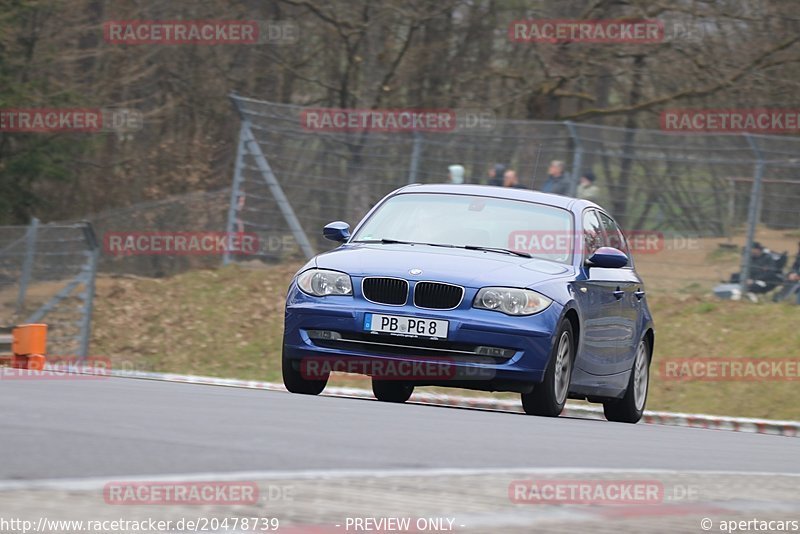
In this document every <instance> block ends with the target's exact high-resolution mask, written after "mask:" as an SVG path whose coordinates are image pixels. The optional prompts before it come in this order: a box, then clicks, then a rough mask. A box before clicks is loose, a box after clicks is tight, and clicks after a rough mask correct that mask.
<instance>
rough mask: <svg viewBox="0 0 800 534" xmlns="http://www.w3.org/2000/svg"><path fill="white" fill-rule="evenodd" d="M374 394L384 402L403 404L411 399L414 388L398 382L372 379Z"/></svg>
mask: <svg viewBox="0 0 800 534" xmlns="http://www.w3.org/2000/svg"><path fill="white" fill-rule="evenodd" d="M372 393H373V394H374V395H375V398H376V399H378V400H379V401H383V402H397V403H403V402H406V401H407V400H408V399H410V398H411V394H412V393H414V386H412V385H410V384H406V383H405V382H399V381H396V380H377V379H375V378H373V379H372Z"/></svg>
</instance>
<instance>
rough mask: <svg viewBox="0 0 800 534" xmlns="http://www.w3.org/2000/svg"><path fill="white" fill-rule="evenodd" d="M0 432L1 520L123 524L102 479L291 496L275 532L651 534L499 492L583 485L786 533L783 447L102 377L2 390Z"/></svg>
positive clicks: (753, 440)
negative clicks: (665, 496)
mask: <svg viewBox="0 0 800 534" xmlns="http://www.w3.org/2000/svg"><path fill="white" fill-rule="evenodd" d="M0 422H2V427H1V430H0V455H1V456H0V458H3V459H4V460H3V461H0V511H2V510H7V509H8V507H9V506H13V507H14V509H18V510H21V512H20V513H27V514H28V515H29V516H30V517H35V516H36V515H41V514H42V513H43V512H42V510H43V509H45V510H49V512H48V513H50V515H52V516H56V515H58V514H77V516H76V517H87V516H92V514H94V515H102V514H108V513H111V512H114V513H116V514H117V515H119V514H120V513H132V509H131V508H130V507H123V508H125V509H124V510H121V511H120V509H119V508H120V507H116V506H107V505H105V504H104V503H103V501H102V498H101V499H99V501H98V499H97V497H96V495H97V492H98V491H100V492H101V493H102V491H101V490H102V487H103V481H107V480H126V479H129V478H132V477H136V479H139V480H141V479H144V480H147V479H148V477H151V478H154V477H160V479H164V478H165V477H166V478H168V479H172V480H179V479H181V477H184V478H185V479H189V478H190V477H194V478H197V477H200V478H201V479H204V480H211V479H214V478H220V479H239V480H242V479H247V480H254V481H258V483H259V484H267V485H269V484H270V480H272V479H274V480H272V483H275V480H281V481H282V482H281V484H284V485H286V484H291V485H292V487H293V488H294V489H293V493H294V495H295V497H294V498H293V499H291V500H290V501H285V502H284V501H282V502H278V503H271V504H272V506H271V509H270V510H271V512H273V513H275V514H276V515H278V516H280V517H281V521H284V523H283V525H286V526H285V527H283V528H282V529H281V530H282V531H286V532H312V531H313V532H346V530H345V528H344V527H343V526H341V525H342V524H343V523H341V521H342V519H341V518H343V517H345V516H347V515H348V514H349V515H358V514H362V515H367V516H370V517H373V516H381V515H392V514H394V515H397V514H398V513H400V512H401V511H402V513H403V514H405V515H409V514H413V515H414V516H415V517H416V516H421V515H423V514H424V515H426V516H435V515H447V514H450V515H454V516H457V522H456V523H457V525H458V526H459V527H460V528H457V529H456V530H464V531H469V532H479V531H486V532H500V531H503V532H517V531H519V532H529V531H531V530H530V526H531V525H532V524H536V525H537V527H536V531H537V532H544V531H551V530H552V531H561V530H559V529H561V528H565V529H566V530H564V531H570V528H572V526H574V525H573V524H572V523H573V522H574V521H583V522H584V523H582V526H581V529H580V530H583V528H584V527H585V528H589V526H590V525H591V528H592V529H593V530H594V531H602V530H603V529H602V527H603V526H604V525H607V524H609V521H610V520H612V519H613V521H616V522H613V521H612V523H613V529H611V530H609V531H614V532H618V531H625V530H630V531H641V529H643V528H647V529H648V531H658V529H655V530H654V528H653V526H652V525H651V524H644V525H643V524H641V523H640V521H641V520H642V517H641V514H633V515H631V514H622V515H621V516H620V517H615V518H611V519H609V516H608V513H607V512H606V511H603V513H602V514H601V515H597V514H596V513H595V512H596V511H597V508H596V507H589V508H587V507H586V506H583V507H582V508H581V505H573V507H572V508H570V507H566V508H565V507H564V505H561V506H541V505H540V506H539V507H538V508H535V509H533V508H531V507H530V506H524V505H523V506H522V507H521V508H520V506H519V505H514V504H512V503H510V502H509V496H508V488H509V483H510V481H512V480H514V479H526V478H527V479H530V478H532V477H533V476H561V477H562V478H563V477H565V476H570V477H574V476H582V477H583V478H586V477H587V476H591V477H592V478H611V479H621V478H637V477H638V478H641V477H645V478H648V477H649V479H653V478H657V479H658V480H659V481H661V482H660V483H662V484H664V485H666V486H667V487H673V486H676V485H683V486H685V487H689V486H691V487H693V488H694V489H693V492H694V494H695V497H696V499H695V500H693V501H692V502H691V503H688V504H689V505H690V506H688V507H687V506H686V504H687V503H681V504H682V506H679V507H675V506H674V504H675V503H669V502H665V503H663V506H662V507H661V508H664V507H666V509H667V510H668V512H666V515H667V516H668V517H669V518H670V521H672V522H671V523H670V522H669V521H668V522H667V523H664V524H665V525H667V524H668V525H670V528H669V529H667V530H665V531H675V532H681V531H684V530H683V529H684V527H689V528H691V530H692V531H698V528H697V526H696V525H697V523H696V521H697V518H698V517H701V516H708V517H712V518H713V515H711V514H712V513H716V514H718V515H719V514H728V515H731V514H740V513H743V511H746V510H750V509H752V510H753V513H757V512H759V511H760V513H761V515H762V516H763V515H765V513H769V514H772V515H775V514H776V512H775V510H776V508H775V506H778V508H777V509H779V510H782V511H789V512H791V513H790V515H793V517H794V518H795V519H800V513H798V511H800V490H799V489H798V487H800V478H797V477H796V475H798V474H800V462H798V452H800V440H798V439H797V438H789V437H780V436H769V435H759V434H747V433H736V432H726V431H716V430H702V429H691V428H680V427H668V426H659V425H646V424H639V425H625V424H615V423H608V422H605V421H594V420H580V419H569V418H558V419H548V418H537V417H528V416H524V415H520V414H512V413H501V412H491V411H482V410H473V409H458V408H445V407H436V406H425V405H415V404H406V405H392V404H386V403H380V402H377V401H369V400H358V399H347V398H336V397H324V396H321V397H307V396H301V395H291V394H288V393H282V392H270V391H263V390H252V389H240V388H231V387H218V386H205V385H193V384H180V383H169V382H161V381H152V380H137V379H125V378H109V377H92V378H89V377H80V378H63V377H62V378H60V379H48V380H40V379H15V380H3V381H0ZM12 459H13V460H12ZM648 473H650V474H648ZM748 473H751V474H748ZM769 473H774V474H769ZM791 474H794V475H795V476H789V475H791ZM57 479H61V481H59V480H57ZM81 480H88V482H87V483H86V484H81ZM670 485H671V486H670ZM443 487H444V488H445V489H444V490H443V489H442V488H443ZM676 487H677V486H676ZM426 488H430V491H427V490H426ZM433 488H436V489H433ZM443 491H444V493H442V492H443ZM263 493H264V494H268V493H269V492H268V491H267V490H264V491H263ZM342 499H345V500H344V501H343V500H342ZM398 499H399V500H398ZM43 503H47V504H46V505H43ZM343 503H346V505H345V504H343ZM398 503H400V504H398ZM492 503H493V504H492ZM726 503H727V504H726ZM731 503H735V505H732V504H731ZM776 503H777V504H776ZM43 506H44V508H43ZM576 506H577V508H575V507H576ZM765 506H767V508H764V507H765ZM162 508H164V507H162ZM109 509H113V510H110V511H109ZM615 510H617V511H619V510H620V508H615ZM639 510H641V508H640V509H639ZM764 510H766V512H765V511H764ZM191 511H192V513H194V514H195V515H197V513H199V512H200V510H199V509H198V508H197V507H195V508H193V509H191ZM279 512H280V513H279ZM589 512H592V513H589ZM677 512H679V513H677ZM147 513H150V514H151V515H152V514H153V510H152V508H151V509H149V511H147ZM158 513H160V514H162V515H163V514H165V513H168V514H172V515H173V516H174V515H175V514H177V515H181V514H184V515H185V510H183V509H181V508H180V507H176V506H173V507H170V508H169V509H168V511H167V510H158ZM204 513H207V514H212V515H213V514H225V513H229V510H227V511H226V510H221V511H220V510H219V509H216V508H215V509H208V510H205V511H204ZM652 513H655V512H652ZM782 513H783V512H782ZM593 514H594V515H593ZM698 514H699V515H698ZM656 515H658V514H656ZM648 517H649V516H648ZM312 524H313V525H315V527H314V529H315V530H311V527H309V526H308V525H312ZM304 525H305V526H304ZM336 525H340V526H338V527H337V526H336ZM570 525H571V526H570ZM673 527H674V530H672V529H673ZM609 528H610V527H609ZM320 529H321V530H320ZM325 529H327V530H325ZM637 529H638V530H637ZM351 532H352V530H351Z"/></svg>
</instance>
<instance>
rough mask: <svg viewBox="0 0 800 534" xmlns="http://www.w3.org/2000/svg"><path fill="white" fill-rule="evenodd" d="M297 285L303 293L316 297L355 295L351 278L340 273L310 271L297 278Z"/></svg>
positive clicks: (321, 270) (318, 270)
mask: <svg viewBox="0 0 800 534" xmlns="http://www.w3.org/2000/svg"><path fill="white" fill-rule="evenodd" d="M297 285H298V286H299V287H300V289H301V290H303V293H308V294H309V295H314V296H315V297H324V296H326V295H352V294H353V282H352V280H350V276H349V275H347V274H345V273H340V272H339V271H328V270H326V269H309V270H308V271H305V272H303V273H301V274H300V276H298V277H297Z"/></svg>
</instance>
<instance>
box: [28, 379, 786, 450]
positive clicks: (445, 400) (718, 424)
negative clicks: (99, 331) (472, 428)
mask: <svg viewBox="0 0 800 534" xmlns="http://www.w3.org/2000/svg"><path fill="white" fill-rule="evenodd" d="M58 371H59V372H63V368H58ZM44 372H45V373H46V372H47V371H44ZM78 372H79V373H82V374H103V375H107V376H114V377H118V378H136V379H144V380H159V381H165V382H183V383H187V384H204V385H209V386H228V387H236V388H248V389H263V390H268V391H286V388H285V387H284V386H283V384H279V383H276V382H263V381H259V380H241V379H236V378H216V377H211V376H197V375H182V374H172V373H152V372H144V371H120V370H109V371H103V372H100V373H91V372H88V373H87V371H85V370H83V369H82V370H78ZM323 395H326V396H330V397H348V398H361V399H373V398H374V397H373V395H372V391H370V390H367V389H360V388H350V387H328V388H326V389H325V391H324V393H323ZM409 402H411V403H417V404H427V405H434V406H453V407H459V408H475V409H481V410H498V411H503V412H516V413H522V406H521V405H520V403H519V401H517V400H510V399H497V398H492V397H463V396H456V395H447V394H444V393H433V392H415V393H414V395H413V396H412V397H411V400H410V401H409ZM561 415H562V417H579V418H583V419H605V417H604V416H603V408H602V407H600V406H591V405H582V404H570V403H568V404H567V406H566V408H564V411H563V412H562V414H561ZM642 421H643V422H644V423H651V424H657V425H668V426H683V427H691V428H705V429H710V430H728V431H733V432H748V433H755V434H771V435H775V436H789V437H800V421H777V420H773V419H751V418H746V417H728V416H719V415H706V414H690V413H675V412H654V411H649V410H648V411H646V412H645V413H644V417H643V418H642Z"/></svg>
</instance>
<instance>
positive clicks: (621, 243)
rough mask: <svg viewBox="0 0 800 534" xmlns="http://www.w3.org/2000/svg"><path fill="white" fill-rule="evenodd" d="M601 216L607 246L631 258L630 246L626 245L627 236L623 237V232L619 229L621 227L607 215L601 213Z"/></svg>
mask: <svg viewBox="0 0 800 534" xmlns="http://www.w3.org/2000/svg"><path fill="white" fill-rule="evenodd" d="M599 215H600V223H601V224H602V226H603V230H605V234H606V239H605V246H607V247H614V248H616V249H619V250H621V251H622V252H624V253H625V254H626V255H627V256H628V257H629V258H630V256H631V255H630V253H629V252H628V245H627V243H625V236H623V235H622V231H621V230H620V229H619V226H617V223H615V222H614V219H612V218H611V217H609V216H608V215H606V214H605V213H600V214H599Z"/></svg>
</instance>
